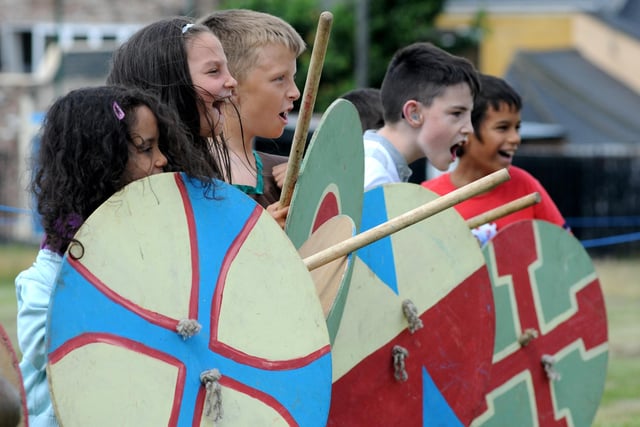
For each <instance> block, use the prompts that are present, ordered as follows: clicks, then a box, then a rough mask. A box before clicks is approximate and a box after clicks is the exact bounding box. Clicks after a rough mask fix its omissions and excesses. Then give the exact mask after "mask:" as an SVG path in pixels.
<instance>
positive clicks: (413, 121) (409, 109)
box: [402, 99, 422, 127]
mask: <svg viewBox="0 0 640 427" xmlns="http://www.w3.org/2000/svg"><path fill="white" fill-rule="evenodd" d="M402 117H404V118H405V119H406V120H407V122H408V123H409V125H410V126H411V127H420V126H422V114H421V113H420V103H419V102H418V101H416V100H414V99H410V100H409V101H407V102H405V103H404V106H403V107H402Z"/></svg>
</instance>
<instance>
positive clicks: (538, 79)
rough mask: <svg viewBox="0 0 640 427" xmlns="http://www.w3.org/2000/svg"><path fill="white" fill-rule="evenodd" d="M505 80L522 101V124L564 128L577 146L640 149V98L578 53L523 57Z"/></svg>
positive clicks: (559, 51)
mask: <svg viewBox="0 0 640 427" xmlns="http://www.w3.org/2000/svg"><path fill="white" fill-rule="evenodd" d="M505 79H506V80H507V81H508V82H509V83H510V84H511V85H512V86H513V87H514V88H515V89H516V90H517V91H518V92H519V93H520V94H521V95H522V97H523V102H524V106H523V110H522V120H523V121H531V122H540V123H550V124H560V125H562V126H563V127H564V128H565V129H566V138H567V141H569V142H575V143H585V144H591V143H602V142H622V143H640V120H638V111H640V94H638V93H636V92H634V91H633V90H632V89H630V88H629V87H627V86H626V85H624V84H623V83H622V82H620V81H618V80H616V79H614V78H612V77H611V76H610V75H608V74H607V73H605V72H604V71H602V70H601V69H599V68H597V67H596V66H594V65H593V64H592V63H591V62H589V61H587V60H586V59H585V58H584V57H582V56H581V55H580V54H579V53H578V52H577V51H576V50H573V49H567V50H557V51H548V52H526V51H525V52H519V53H518V54H516V56H515V58H514V60H513V62H512V64H511V65H510V67H509V69H508V71H507V73H506V75H505Z"/></svg>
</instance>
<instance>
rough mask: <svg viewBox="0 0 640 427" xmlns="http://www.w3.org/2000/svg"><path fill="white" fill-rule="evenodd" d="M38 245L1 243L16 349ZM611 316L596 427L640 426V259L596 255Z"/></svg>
mask: <svg viewBox="0 0 640 427" xmlns="http://www.w3.org/2000/svg"><path fill="white" fill-rule="evenodd" d="M36 253H37V248H36V247H34V246H21V245H6V244H4V245H3V244H0V323H1V324H2V325H3V326H4V328H5V329H6V331H7V333H8V334H9V337H10V338H11V339H12V341H13V343H14V346H15V350H16V352H18V348H17V343H16V338H15V334H16V332H15V328H16V319H15V317H16V298H15V290H14V285H13V280H14V278H15V276H16V274H18V273H19V272H20V271H21V270H23V269H25V268H27V267H29V266H30V265H31V263H32V262H33V260H34V259H35V255H36ZM594 265H595V267H596V270H597V272H598V276H599V278H600V283H601V285H602V289H603V292H604V295H605V301H606V304H607V314H608V317H609V369H608V372H607V381H606V384H605V390H604V395H603V398H602V402H601V405H600V407H599V409H598V413H597V414H596V419H595V421H594V424H593V425H594V427H640V259H639V258H629V259H604V258H603V259H594Z"/></svg>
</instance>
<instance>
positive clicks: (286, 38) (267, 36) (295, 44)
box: [198, 9, 306, 80]
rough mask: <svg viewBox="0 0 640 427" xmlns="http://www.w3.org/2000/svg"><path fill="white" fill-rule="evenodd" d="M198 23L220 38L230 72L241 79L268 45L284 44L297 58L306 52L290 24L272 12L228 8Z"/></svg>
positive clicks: (201, 19)
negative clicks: (271, 13)
mask: <svg viewBox="0 0 640 427" xmlns="http://www.w3.org/2000/svg"><path fill="white" fill-rule="evenodd" d="M198 23H199V24H203V25H206V26H207V27H209V29H210V30H211V31H212V32H213V33H214V34H215V35H216V36H217V37H218V39H220V43H222V47H223V49H224V53H225V55H226V56H227V60H228V61H229V71H231V74H232V75H233V76H234V77H235V78H236V79H238V80H242V79H243V77H244V76H245V75H246V73H247V72H248V71H249V70H250V69H251V68H253V67H254V66H255V65H256V64H257V62H258V60H259V56H260V52H261V49H262V48H263V47H264V46H265V45H268V44H279V45H284V46H286V47H287V48H289V49H290V50H291V52H293V53H294V54H295V55H296V57H298V56H300V55H301V54H302V52H304V51H305V49H306V45H305V43H304V40H303V39H302V37H300V34H298V32H297V31H296V30H295V29H294V28H293V27H292V26H291V25H290V24H289V23H287V22H286V21H284V20H283V19H281V18H279V17H277V16H274V15H270V14H268V13H263V12H257V11H254V10H248V9H227V10H220V11H215V12H212V13H211V14H209V15H207V16H205V17H202V18H200V19H199V20H198Z"/></svg>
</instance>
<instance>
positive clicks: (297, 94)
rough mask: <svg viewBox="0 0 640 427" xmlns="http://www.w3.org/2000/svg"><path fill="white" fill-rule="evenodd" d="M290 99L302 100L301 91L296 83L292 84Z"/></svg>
mask: <svg viewBox="0 0 640 427" xmlns="http://www.w3.org/2000/svg"><path fill="white" fill-rule="evenodd" d="M289 98H290V99H292V100H294V101H295V100H297V99H300V90H299V89H298V86H296V84H295V83H291V89H290V90H289Z"/></svg>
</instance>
